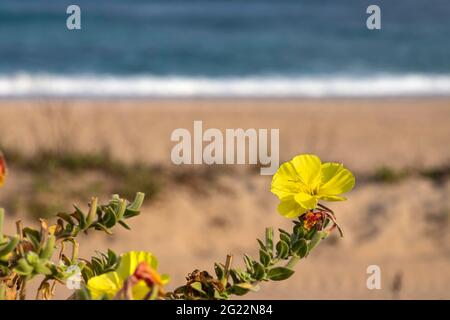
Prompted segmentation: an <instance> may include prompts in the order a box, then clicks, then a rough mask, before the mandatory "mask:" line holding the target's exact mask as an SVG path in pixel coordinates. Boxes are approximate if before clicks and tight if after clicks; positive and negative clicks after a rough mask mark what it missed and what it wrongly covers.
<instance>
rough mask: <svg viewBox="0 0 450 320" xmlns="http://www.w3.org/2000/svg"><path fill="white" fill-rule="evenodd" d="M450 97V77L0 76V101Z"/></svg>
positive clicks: (413, 75) (414, 75)
mask: <svg viewBox="0 0 450 320" xmlns="http://www.w3.org/2000/svg"><path fill="white" fill-rule="evenodd" d="M429 95H441V96H442V95H444V96H447V95H450V75H420V74H411V75H376V76H373V77H345V76H329V77H276V76H270V77H269V76H267V77H263V76H261V77H260V76H258V77H257V76H255V77H234V78H233V77H229V78H206V77H205V78H202V77H181V76H164V77H162V76H161V77H160V76H124V77H119V76H98V75H95V76H86V75H78V76H68V75H65V76H59V75H50V74H35V75H31V74H15V75H0V97H33V96H50V97H65V96H81V97H169V98H171V97H175V98H177V97H385V96H429Z"/></svg>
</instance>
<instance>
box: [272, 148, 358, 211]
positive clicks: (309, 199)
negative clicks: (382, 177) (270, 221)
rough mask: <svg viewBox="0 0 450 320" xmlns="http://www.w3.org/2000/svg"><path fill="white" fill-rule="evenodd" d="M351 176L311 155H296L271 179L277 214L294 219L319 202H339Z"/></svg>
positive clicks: (352, 185) (331, 163) (352, 181)
mask: <svg viewBox="0 0 450 320" xmlns="http://www.w3.org/2000/svg"><path fill="white" fill-rule="evenodd" d="M354 185H355V177H354V176H353V174H352V173H351V172H350V171H349V170H347V169H346V168H344V166H343V165H342V164H339V163H334V162H328V163H322V162H321V160H320V158H319V157H318V156H315V155H311V154H306V155H299V156H296V157H295V158H293V159H292V160H291V161H288V162H285V163H283V164H282V165H281V166H280V168H279V169H278V171H277V172H276V173H275V175H274V176H273V179H272V188H271V191H272V193H273V194H275V195H276V196H277V197H278V198H279V199H280V201H281V203H280V204H279V205H278V212H279V213H280V214H281V215H283V216H285V217H287V218H295V217H298V216H300V215H302V214H304V213H305V212H307V211H309V210H312V209H314V208H316V206H317V203H318V201H319V200H325V201H342V200H346V198H344V197H341V196H340V195H341V194H343V193H345V192H348V191H350V190H351V189H353V187H354Z"/></svg>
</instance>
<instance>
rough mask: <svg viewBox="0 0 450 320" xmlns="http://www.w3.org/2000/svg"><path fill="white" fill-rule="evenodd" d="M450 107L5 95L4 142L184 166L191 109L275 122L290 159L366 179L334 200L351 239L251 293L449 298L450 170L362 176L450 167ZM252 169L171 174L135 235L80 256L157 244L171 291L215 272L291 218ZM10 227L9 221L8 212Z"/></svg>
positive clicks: (11, 184) (225, 123)
mask: <svg viewBox="0 0 450 320" xmlns="http://www.w3.org/2000/svg"><path fill="white" fill-rule="evenodd" d="M61 104H63V105H64V107H65V108H60V107H61V106H62V105H61ZM449 106H450V101H448V100H445V99H434V100H433V99H423V100H414V101H412V100H402V99H398V100H370V101H368V100H334V101H331V100H303V101H295V100H273V101H258V100H243V101H234V100H221V101H212V100H198V101H172V100H163V101H132V102H130V101H116V102H112V101H78V102H67V101H66V102H56V101H51V102H48V101H41V102H39V103H31V102H28V101H19V102H17V101H4V102H1V106H0V137H1V140H0V143H1V146H2V147H4V148H7V149H15V150H17V149H18V150H20V151H21V152H23V153H25V154H29V155H32V154H33V153H34V152H36V151H38V150H41V149H42V148H49V149H58V148H59V149H61V148H62V149H64V150H67V149H69V150H76V151H82V152H91V151H103V150H105V148H108V149H109V150H110V152H112V154H113V156H114V157H116V158H118V159H120V160H121V161H125V162H134V161H142V162H146V163H151V164H155V165H161V166H163V167H165V168H166V169H167V170H168V171H170V172H177V171H178V170H186V168H180V167H176V166H174V165H172V164H171V163H170V159H169V157H170V149H171V147H172V145H173V143H172V142H171V141H170V133H171V132H172V130H173V129H175V128H180V127H185V128H191V127H192V121H193V120H203V122H204V125H205V126H208V127H216V128H237V127H242V128H279V129H280V139H281V141H280V142H281V144H280V152H281V159H283V160H287V159H289V158H290V157H292V156H293V155H295V154H298V153H304V152H312V153H317V154H319V155H320V156H321V157H322V158H323V159H325V160H334V161H342V162H344V163H345V165H346V166H348V167H349V168H351V169H352V170H353V171H355V172H356V173H357V176H356V178H357V185H356V188H355V189H354V191H352V192H351V193H350V194H348V198H349V200H348V201H347V202H342V203H333V204H331V207H332V208H333V209H334V210H335V211H336V212H337V216H338V219H339V221H340V223H341V224H342V227H343V229H344V232H345V237H344V238H342V239H340V238H338V237H337V235H335V236H332V237H331V238H329V239H327V241H326V242H325V243H323V244H322V245H321V246H320V247H319V248H317V250H315V251H314V252H313V253H312V254H311V256H309V257H308V258H307V259H306V260H305V261H302V262H301V263H300V264H299V265H298V267H297V268H296V271H297V272H296V274H295V275H294V277H293V278H292V279H290V280H288V281H284V282H279V283H270V284H266V285H263V286H262V288H261V290H260V292H259V293H257V294H251V295H248V296H246V298H247V297H248V298H258V299H259V298H261V299H268V298H274V299H283V298H288V299H315V298H319V299H322V298H323V299H343V298H352V299H372V298H373V299H397V298H399V299H405V298H412V299H431V298H438V299H449V298H450V293H449V290H448V286H449V285H450V274H449V273H448V270H449V269H450V245H449V244H450V236H449V227H450V218H449V215H450V213H449V212H450V211H449V210H450V209H449V208H450V199H449V197H448V195H449V194H450V181H449V179H448V177H444V178H443V179H441V180H433V179H429V178H426V177H422V176H418V175H411V176H408V177H404V178H402V179H400V180H399V181H397V182H394V183H380V182H373V181H370V180H367V179H365V178H361V179H359V178H360V177H367V176H369V175H370V174H372V173H373V172H375V171H376V170H377V169H378V168H379V167H381V166H388V167H390V168H393V169H403V168H422V169H423V168H440V167H443V166H447V165H448V164H449V159H450V149H449V148H448V147H447V146H448V142H449V137H450V126H449V125H448V124H449V123H450V107H449ZM247 169H248V168H247V167H233V168H231V169H230V170H224V171H221V173H220V174H218V175H217V177H216V178H215V179H214V181H213V182H211V181H207V179H204V178H202V179H203V180H202V179H199V180H198V182H196V183H198V184H200V187H199V188H193V187H192V186H191V185H189V184H179V183H177V182H176V181H171V180H169V181H166V184H165V185H164V188H163V190H162V191H161V192H160V193H159V194H158V195H157V197H156V198H155V199H153V200H152V201H149V202H148V203H147V205H146V206H145V208H144V210H143V213H142V215H141V216H140V217H137V218H135V219H134V220H132V221H131V223H130V225H131V227H132V228H133V231H132V232H130V231H126V230H118V232H117V233H116V234H115V235H113V236H112V237H107V236H103V235H93V237H90V238H89V239H83V240H82V248H83V249H82V253H84V254H86V255H88V254H91V253H92V252H93V251H94V250H97V249H104V248H108V247H110V248H113V249H114V250H116V251H118V252H121V251H127V250H130V249H145V250H149V251H152V252H154V253H155V254H156V255H157V256H158V257H159V260H160V269H161V270H163V271H164V272H166V273H169V274H171V275H172V281H171V284H170V285H169V287H170V288H174V286H176V285H177V284H181V283H182V282H183V280H184V277H185V276H186V274H187V273H188V272H190V271H192V270H193V269H196V268H198V269H207V270H209V271H211V270H212V266H213V263H214V262H215V261H221V260H223V259H224V257H225V255H226V254H227V253H228V252H231V253H233V254H234V255H235V256H236V258H237V257H238V256H239V255H240V254H241V253H243V252H247V253H249V254H251V255H256V249H257V244H256V241H255V239H256V237H261V236H262V233H263V230H264V228H265V227H266V226H274V227H283V228H288V227H289V225H290V222H289V221H288V220H286V219H285V218H283V217H281V216H280V215H278V214H277V213H276V205H277V199H276V198H275V197H274V196H272V195H271V194H270V192H269V189H270V179H271V177H268V176H260V175H259V174H258V172H257V171H255V170H247ZM192 170H193V172H195V171H196V170H200V168H198V167H193V168H192ZM218 170H221V169H218ZM32 179H33V176H32V175H30V173H27V172H26V170H23V169H20V168H14V167H12V168H11V171H10V175H9V176H8V183H7V185H6V187H5V188H4V189H2V191H1V192H0V204H1V203H2V202H4V201H5V199H6V198H7V197H8V196H11V194H12V193H13V192H20V186H21V185H26V184H27V183H28V182H27V181H29V180H32ZM24 196H26V195H24ZM101 196H103V197H106V195H101ZM19 214H20V213H19ZM22 216H23V213H22ZM17 217H18V216H15V217H11V219H13V218H17ZM27 219H29V218H27ZM8 229H9V230H10V231H12V230H13V223H12V220H9V221H8ZM94 244H95V246H94ZM237 263H241V262H240V261H239V262H237ZM369 265H379V266H380V267H381V271H382V289H381V290H368V289H367V287H366V279H367V276H368V275H367V274H366V268H367V267H368V266H369ZM58 297H61V298H62V297H64V292H62V293H60V294H59V295H58Z"/></svg>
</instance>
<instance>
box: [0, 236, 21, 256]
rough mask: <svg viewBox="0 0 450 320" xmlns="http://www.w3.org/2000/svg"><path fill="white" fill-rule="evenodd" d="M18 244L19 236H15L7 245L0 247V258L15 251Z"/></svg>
mask: <svg viewBox="0 0 450 320" xmlns="http://www.w3.org/2000/svg"><path fill="white" fill-rule="evenodd" d="M18 244H19V237H14V238H12V239H11V240H10V241H9V242H8V243H7V244H6V245H4V246H2V247H0V258H1V257H3V256H6V255H7V254H8V253H10V252H11V251H13V250H14V249H15V248H16V246H17V245H18Z"/></svg>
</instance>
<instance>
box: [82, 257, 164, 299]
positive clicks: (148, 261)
mask: <svg viewBox="0 0 450 320" xmlns="http://www.w3.org/2000/svg"><path fill="white" fill-rule="evenodd" d="M157 267H158V261H157V259H156V257H155V256H153V254H151V253H149V252H144V251H131V252H128V253H126V254H123V255H122V256H121V259H120V263H119V267H118V268H117V270H116V271H112V272H108V273H105V274H102V275H99V276H96V277H92V278H91V279H89V280H88V283H87V288H88V290H89V292H90V293H91V297H92V299H94V300H97V299H102V298H107V299H112V298H114V296H115V295H116V294H117V293H118V292H119V290H121V289H122V288H123V286H124V283H125V281H127V280H128V279H129V278H130V277H132V276H133V281H134V283H133V287H132V295H133V298H134V299H136V300H142V299H144V298H145V297H146V296H147V294H148V293H149V291H150V288H149V285H150V284H152V285H158V286H163V285H164V284H166V283H167V282H168V281H169V277H168V276H167V275H162V276H160V275H159V274H158V273H157V272H156V269H157ZM144 274H145V275H144ZM149 279H152V280H151V281H150V280H149ZM149 282H152V283H149Z"/></svg>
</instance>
